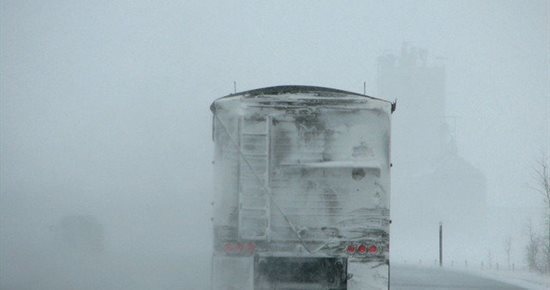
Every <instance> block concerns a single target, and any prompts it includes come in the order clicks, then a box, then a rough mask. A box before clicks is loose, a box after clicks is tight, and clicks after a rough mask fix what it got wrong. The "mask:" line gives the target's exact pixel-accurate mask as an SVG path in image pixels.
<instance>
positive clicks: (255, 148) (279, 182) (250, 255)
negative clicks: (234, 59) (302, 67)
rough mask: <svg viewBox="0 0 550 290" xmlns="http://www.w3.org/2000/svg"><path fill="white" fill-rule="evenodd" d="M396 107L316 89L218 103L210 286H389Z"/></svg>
mask: <svg viewBox="0 0 550 290" xmlns="http://www.w3.org/2000/svg"><path fill="white" fill-rule="evenodd" d="M394 108H395V104H392V103H390V102H388V101H385V100H381V99H376V98H372V97H369V96H366V95H362V94H357V93H351V92H346V91H341V90H336V89H329V88H321V87H310V86H278V87H269V88H263V89H256V90H251V91H246V92H242V93H235V94H231V95H228V96H225V97H223V98H220V99H217V100H216V101H214V103H213V104H212V105H211V107H210V109H211V110H212V113H213V138H214V142H215V160H214V164H215V165H214V168H215V193H214V203H213V204H214V205H213V208H214V218H213V226H214V251H213V257H212V288H213V289H215V290H226V289H238V290H246V289H256V290H257V289H362V290H365V289H387V288H388V287H389V224H390V211H389V206H390V167H391V165H390V119H391V113H392V112H393V110H394Z"/></svg>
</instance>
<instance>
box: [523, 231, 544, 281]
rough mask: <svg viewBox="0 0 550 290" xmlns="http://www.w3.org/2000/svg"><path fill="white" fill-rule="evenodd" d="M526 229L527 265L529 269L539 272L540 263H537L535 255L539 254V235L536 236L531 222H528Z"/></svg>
mask: <svg viewBox="0 0 550 290" xmlns="http://www.w3.org/2000/svg"><path fill="white" fill-rule="evenodd" d="M527 230H528V237H529V240H528V241H527V247H526V250H527V257H526V258H527V266H528V267H529V271H537V272H540V270H541V269H540V265H539V263H537V256H538V254H539V237H538V236H537V233H536V232H535V230H534V229H533V224H532V223H531V222H529V226H528V228H527Z"/></svg>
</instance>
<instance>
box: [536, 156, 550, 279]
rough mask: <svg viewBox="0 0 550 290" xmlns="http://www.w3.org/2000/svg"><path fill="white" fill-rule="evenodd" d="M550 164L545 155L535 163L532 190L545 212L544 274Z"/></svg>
mask: <svg viewBox="0 0 550 290" xmlns="http://www.w3.org/2000/svg"><path fill="white" fill-rule="evenodd" d="M549 167H550V164H549V160H548V156H547V155H545V154H544V155H543V156H542V157H541V159H540V160H539V161H538V162H537V166H536V168H535V181H536V186H535V187H534V189H535V190H536V191H537V192H539V193H540V194H541V196H542V198H543V200H544V204H545V212H544V221H545V223H546V228H547V232H546V234H545V235H544V237H543V239H542V242H543V247H542V253H541V254H543V257H544V258H545V259H544V268H543V269H541V270H542V271H544V272H547V273H550V169H549Z"/></svg>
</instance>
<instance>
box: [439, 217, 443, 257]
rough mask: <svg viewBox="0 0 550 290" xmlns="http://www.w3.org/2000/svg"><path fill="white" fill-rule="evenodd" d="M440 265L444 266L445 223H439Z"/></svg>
mask: <svg viewBox="0 0 550 290" xmlns="http://www.w3.org/2000/svg"><path fill="white" fill-rule="evenodd" d="M439 267H443V223H442V222H440V223H439Z"/></svg>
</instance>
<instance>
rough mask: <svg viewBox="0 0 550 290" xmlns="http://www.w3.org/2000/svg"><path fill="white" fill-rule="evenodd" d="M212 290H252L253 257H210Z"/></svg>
mask: <svg viewBox="0 0 550 290" xmlns="http://www.w3.org/2000/svg"><path fill="white" fill-rule="evenodd" d="M211 283H212V284H211V285H212V290H253V289H254V258H253V257H227V256H216V255H214V256H213V257H212V281H211Z"/></svg>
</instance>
